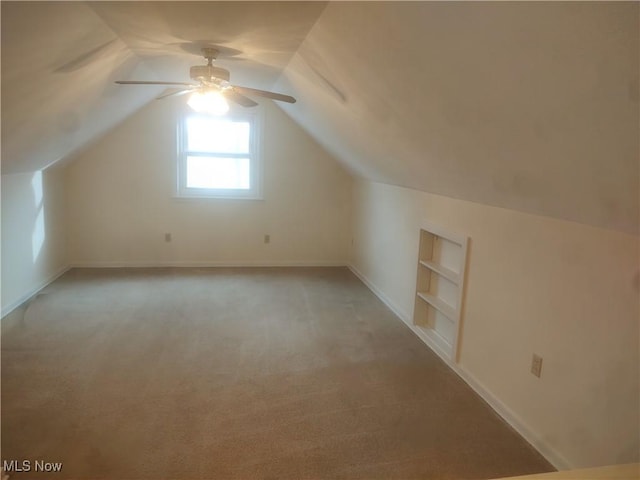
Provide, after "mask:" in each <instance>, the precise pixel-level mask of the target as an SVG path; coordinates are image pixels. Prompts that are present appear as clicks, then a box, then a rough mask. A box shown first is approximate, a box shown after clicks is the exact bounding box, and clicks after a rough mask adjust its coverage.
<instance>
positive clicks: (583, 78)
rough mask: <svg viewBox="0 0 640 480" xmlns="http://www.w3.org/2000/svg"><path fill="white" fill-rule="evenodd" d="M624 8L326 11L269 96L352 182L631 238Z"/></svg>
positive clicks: (633, 116)
mask: <svg viewBox="0 0 640 480" xmlns="http://www.w3.org/2000/svg"><path fill="white" fill-rule="evenodd" d="M638 6H639V5H638V3H637V2H632V3H612V2H597V3H596V2H557V3H556V2H540V3H538V2H513V3H511V2H497V3H488V2H433V3H432V2H407V3H402V2H376V3H361V2H353V3H352V2H332V3H331V4H330V5H329V6H328V7H327V8H326V10H325V11H324V13H323V15H322V16H321V18H320V20H319V21H318V22H317V23H316V24H315V26H314V27H313V29H312V30H311V31H310V32H309V35H308V36H307V38H306V39H305V41H304V42H303V44H302V45H301V47H300V49H299V50H298V52H297V53H296V55H295V56H294V57H293V59H292V61H291V63H290V64H289V65H288V67H287V68H286V70H285V72H284V74H283V76H282V77H281V79H280V81H279V83H278V85H277V86H278V87H279V89H280V90H283V91H287V92H289V93H291V94H293V95H295V96H297V97H298V98H299V99H300V102H299V103H298V104H296V105H293V106H283V108H284V109H285V110H286V111H287V113H288V114H289V115H290V116H291V117H293V118H294V119H295V120H296V121H297V122H298V123H300V124H301V125H303V126H304V128H305V129H306V130H307V131H308V132H309V133H311V134H312V135H313V136H315V137H316V139H317V140H318V141H319V142H320V143H321V144H323V145H324V146H325V147H326V148H327V149H329V150H330V151H331V152H332V153H334V155H336V156H337V157H338V158H340V159H342V160H343V161H344V162H345V163H346V164H347V165H348V166H349V167H350V168H351V170H352V171H353V172H354V173H355V174H357V175H359V176H362V177H365V178H368V179H372V180H375V181H380V182H384V183H392V184H396V185H401V186H406V187H411V188H415V189H419V190H424V191H428V192H433V193H437V194H442V195H446V196H450V197H454V198H460V199H464V200H469V201H473V202H479V203H484V204H489V205H494V206H499V207H505V208H510V209H515V210H520V211H525V212H530V213H535V214H541V215H546V216H552V217H557V218H562V219H568V220H574V221H578V222H582V223H587V224H591V225H595V226H600V227H605V228H613V229H619V230H623V231H629V232H637V231H638V216H639V203H640V199H639V196H638V195H639V190H638V182H639V163H640V156H639V151H638V148H639V131H640V130H639V129H640V125H639V120H638V117H639V115H638V108H639V106H638V96H639V95H638V88H639V87H638V57H639V37H638V29H639V17H638V11H639V9H638Z"/></svg>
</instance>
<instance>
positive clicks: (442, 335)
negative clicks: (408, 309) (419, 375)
mask: <svg viewBox="0 0 640 480" xmlns="http://www.w3.org/2000/svg"><path fill="white" fill-rule="evenodd" d="M468 242H469V237H466V236H462V235H458V234H455V233H451V232H447V231H445V230H443V229H442V228H440V227H438V226H437V225H432V224H429V223H427V222H425V223H424V224H423V227H422V228H421V229H420V240H419V248H418V262H417V276H416V290H415V291H416V296H415V304H414V310H413V324H414V325H415V326H416V327H419V328H420V330H419V331H420V333H419V335H420V338H422V339H423V340H424V341H425V342H426V343H427V344H428V345H429V346H431V347H432V348H436V349H437V351H438V352H440V354H442V355H444V357H443V358H448V359H449V360H451V361H452V362H454V363H455V362H457V361H458V344H459V338H458V337H459V335H460V332H461V329H460V323H461V321H462V311H463V306H462V301H463V289H464V274H465V267H466V258H467V246H468ZM445 265H446V266H445Z"/></svg>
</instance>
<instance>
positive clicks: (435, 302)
mask: <svg viewBox="0 0 640 480" xmlns="http://www.w3.org/2000/svg"><path fill="white" fill-rule="evenodd" d="M416 293H417V295H418V297H420V298H421V299H422V300H424V301H425V302H427V303H428V304H429V305H431V306H432V307H433V308H435V309H436V310H438V311H439V312H440V313H442V314H444V315H445V316H446V317H447V318H448V319H449V320H451V321H452V322H456V321H457V318H456V317H457V315H456V310H455V309H454V308H453V307H452V306H451V305H448V304H447V303H445V302H443V301H442V300H440V299H439V298H438V297H435V296H433V295H431V294H430V293H427V292H416Z"/></svg>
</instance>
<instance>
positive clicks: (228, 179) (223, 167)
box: [187, 157, 251, 190]
mask: <svg viewBox="0 0 640 480" xmlns="http://www.w3.org/2000/svg"><path fill="white" fill-rule="evenodd" d="M187 188H219V189H240V190H248V189H250V188H251V177H250V175H249V159H248V158H226V157H187Z"/></svg>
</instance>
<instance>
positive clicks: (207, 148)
mask: <svg viewBox="0 0 640 480" xmlns="http://www.w3.org/2000/svg"><path fill="white" fill-rule="evenodd" d="M187 150H188V151H191V152H210V153H249V122H231V121H229V120H221V119H218V118H208V117H190V118H188V119H187Z"/></svg>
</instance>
